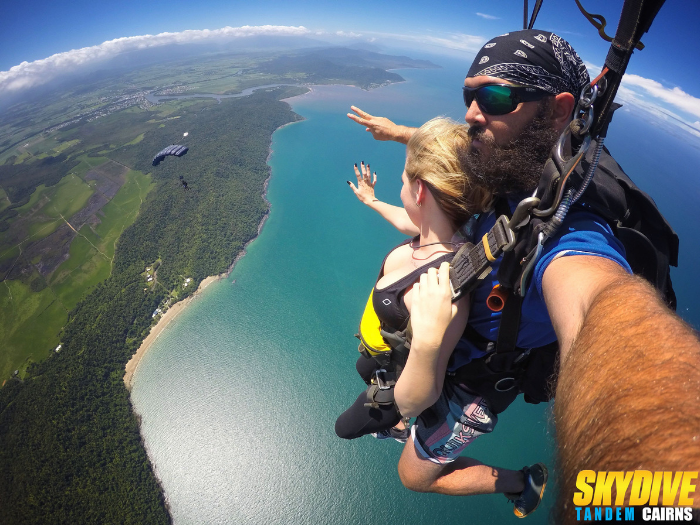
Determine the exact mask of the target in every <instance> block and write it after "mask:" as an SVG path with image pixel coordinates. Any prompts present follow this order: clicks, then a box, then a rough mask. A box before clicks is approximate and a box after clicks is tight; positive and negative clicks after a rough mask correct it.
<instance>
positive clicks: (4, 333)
mask: <svg viewBox="0 0 700 525" xmlns="http://www.w3.org/2000/svg"><path fill="white" fill-rule="evenodd" d="M67 319H68V312H67V311H66V310H65V309H64V308H63V306H62V305H61V303H60V302H59V301H58V300H56V297H55V296H54V293H53V292H52V291H51V289H49V288H45V289H44V290H42V291H41V292H38V293H37V292H32V291H31V290H30V289H29V286H27V285H25V284H24V283H22V282H21V281H5V282H3V283H2V284H0V340H1V341H3V343H2V352H0V355H2V358H1V359H0V378H2V380H3V381H4V380H5V379H7V378H9V377H10V376H11V374H12V373H13V372H14V371H15V370H19V371H20V375H23V374H24V371H25V370H26V368H27V366H28V365H29V364H30V363H31V362H33V361H40V360H42V359H44V358H46V356H48V355H49V353H50V352H51V350H52V349H53V348H55V347H56V345H58V333H59V332H60V330H61V328H62V327H63V325H64V324H65V323H66V321H67Z"/></svg>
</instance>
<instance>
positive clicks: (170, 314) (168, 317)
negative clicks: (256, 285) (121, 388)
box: [124, 273, 228, 391]
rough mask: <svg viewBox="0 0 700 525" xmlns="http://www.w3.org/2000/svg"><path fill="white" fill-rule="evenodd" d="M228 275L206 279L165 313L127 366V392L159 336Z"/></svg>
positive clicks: (125, 381) (125, 379) (125, 377)
mask: <svg viewBox="0 0 700 525" xmlns="http://www.w3.org/2000/svg"><path fill="white" fill-rule="evenodd" d="M227 275H228V273H222V274H221V275H212V276H211V277H207V278H206V279H204V280H203V281H202V282H201V283H200V284H199V288H197V291H196V292H195V293H193V294H192V295H190V296H189V297H188V298H187V299H185V300H183V301H179V302H177V303H175V304H174V305H172V306H171V307H170V308H169V309H168V311H167V312H165V313H164V314H163V316H162V317H161V318H160V319H159V320H158V322H157V323H156V325H155V326H153V327H151V331H150V332H149V333H148V335H147V336H146V339H144V340H143V343H141V346H140V347H139V349H138V350H137V351H136V353H135V354H134V355H133V356H132V357H131V359H130V360H129V362H128V363H127V364H126V368H125V371H126V373H125V374H124V384H125V385H126V389H127V390H129V391H131V382H132V380H133V377H134V373H135V372H136V369H137V368H138V366H139V363H140V362H141V359H143V356H144V355H146V352H147V351H148V349H149V348H150V346H151V345H152V344H153V342H154V341H155V340H156V339H158V336H159V335H160V334H161V333H162V332H163V330H165V328H166V327H167V326H168V325H169V324H170V322H171V321H172V320H173V319H175V318H176V317H177V316H178V315H179V314H180V312H182V311H183V310H184V309H185V307H186V306H187V305H188V304H189V303H190V302H191V301H193V300H194V299H195V298H196V297H197V296H199V294H200V293H202V290H204V289H205V288H206V287H207V286H209V285H210V284H211V283H213V282H214V281H218V280H219V279H223V278H225V277H226V276H227Z"/></svg>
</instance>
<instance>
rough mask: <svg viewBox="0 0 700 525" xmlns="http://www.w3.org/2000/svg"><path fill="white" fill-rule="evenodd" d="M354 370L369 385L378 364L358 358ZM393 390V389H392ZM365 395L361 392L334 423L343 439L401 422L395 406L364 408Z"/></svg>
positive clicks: (387, 427) (384, 428)
mask: <svg viewBox="0 0 700 525" xmlns="http://www.w3.org/2000/svg"><path fill="white" fill-rule="evenodd" d="M355 368H356V369H357V373H358V374H360V377H361V378H362V379H363V380H364V382H365V383H367V384H369V382H370V380H371V379H372V376H373V375H374V372H375V370H377V369H378V368H380V367H379V364H378V363H377V362H376V361H375V360H374V359H371V358H367V357H364V356H362V355H361V356H360V358H359V359H358V360H357V363H355ZM392 388H393V387H392ZM366 402H367V394H366V393H365V392H362V393H361V394H360V395H359V396H358V398H357V399H356V400H355V402H354V403H353V405H352V406H351V407H350V408H348V409H347V410H346V411H345V412H343V413H342V414H340V417H339V418H338V419H337V420H336V422H335V433H336V434H337V435H338V437H340V438H343V439H355V438H358V437H361V436H366V435H367V434H371V433H373V432H379V431H381V430H388V429H390V428H391V427H394V426H396V425H397V424H398V423H399V421H401V414H399V411H398V410H396V406H395V405H380V406H379V407H378V408H371V407H366V406H365V403H366Z"/></svg>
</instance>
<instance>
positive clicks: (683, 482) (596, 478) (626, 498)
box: [573, 470, 698, 522]
mask: <svg viewBox="0 0 700 525" xmlns="http://www.w3.org/2000/svg"><path fill="white" fill-rule="evenodd" d="M697 480H698V472H697V471H692V472H691V471H683V472H650V471H648V470H635V471H633V472H612V471H611V472H608V471H599V472H595V471H593V470H582V471H581V472H579V473H578V476H577V478H576V489H577V491H576V492H574V495H573V503H574V509H575V511H576V520H577V521H580V522H586V521H594V520H596V521H599V520H605V521H634V520H635V518H637V519H639V518H641V520H643V521H652V522H653V521H679V522H683V521H692V519H693V511H692V508H691V507H692V506H693V503H694V500H695V492H696V488H695V487H696V484H697Z"/></svg>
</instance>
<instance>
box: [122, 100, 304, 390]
mask: <svg viewBox="0 0 700 525" xmlns="http://www.w3.org/2000/svg"><path fill="white" fill-rule="evenodd" d="M306 87H308V88H309V91H307V92H306V93H302V94H301V95H295V96H294V97H289V98H288V99H282V102H285V103H287V104H288V105H289V107H290V110H291V111H292V113H294V109H293V108H292V107H291V104H289V103H288V102H287V100H290V99H292V98H295V97H301V96H304V95H308V94H309V93H312V92H313V89H311V87H310V86H306ZM294 114H295V115H297V117H298V119H297V120H294V121H292V122H287V123H286V124H282V125H281V126H280V127H278V128H277V129H275V131H273V132H272V135H274V134H275V133H276V132H277V131H278V130H280V129H282V128H284V127H285V126H289V125H290V124H294V123H296V122H301V121H302V120H304V118H303V117H302V116H301V115H298V114H296V113H294ZM272 135H270V145H269V146H268V153H267V159H266V160H265V162H266V163H267V162H269V161H270V157H271V156H272V153H273V151H272ZM271 178H272V168H270V171H269V174H268V176H267V179H265V183H264V184H263V193H262V198H263V200H264V201H265V202H266V203H267V211H266V212H265V214H264V215H263V216H262V219H261V220H260V224H258V231H257V234H256V235H255V237H253V238H252V239H250V240H249V241H248V242H246V243H245V245H244V246H243V249H242V250H241V251H240V252H238V254H237V255H236V258H235V259H234V260H233V262H232V263H231V266H229V268H228V270H226V272H224V273H222V274H219V275H211V276H209V277H207V278H205V279H204V280H202V282H201V283H200V284H199V287H198V288H197V291H195V292H194V293H193V294H192V295H191V296H189V297H188V298H187V299H184V300H182V301H178V302H177V303H175V304H174V305H172V306H171V307H170V308H169V309H168V311H166V312H165V313H164V314H163V316H162V317H161V318H160V319H159V320H158V322H157V323H156V324H155V325H154V326H152V327H151V331H150V332H149V333H148V335H147V336H146V338H145V339H144V340H143V342H142V343H141V346H139V349H138V350H137V351H136V353H135V354H134V355H132V356H131V359H129V361H128V362H127V363H126V366H125V367H124V386H125V387H126V389H127V391H128V392H131V388H132V386H133V380H134V374H135V373H136V370H137V369H138V366H139V364H140V363H141V360H142V359H143V356H145V355H146V353H147V352H148V350H149V348H150V347H151V345H152V344H153V343H154V342H155V341H156V339H158V336H160V334H161V333H162V332H163V330H165V328H166V327H167V326H168V325H169V324H170V323H171V322H172V321H173V320H174V319H175V318H176V317H177V316H178V315H179V314H180V313H181V312H183V311H184V310H185V308H186V307H187V305H189V304H190V302H191V301H193V300H194V299H195V298H197V297H198V296H199V294H201V293H202V292H203V291H204V289H205V288H206V287H207V286H209V285H210V284H211V283H213V282H214V281H219V280H221V279H225V278H227V277H228V276H229V275H231V272H232V271H233V269H234V268H235V267H236V264H237V263H238V261H240V260H241V259H242V258H243V257H244V256H245V254H246V253H248V245H249V244H250V243H251V242H253V241H254V240H255V239H257V238H258V237H259V236H260V233H261V232H262V229H263V226H265V222H266V221H267V219H268V217H269V216H270V208H271V207H272V204H271V203H270V201H269V200H267V188H268V185H269V183H270V179H271Z"/></svg>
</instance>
